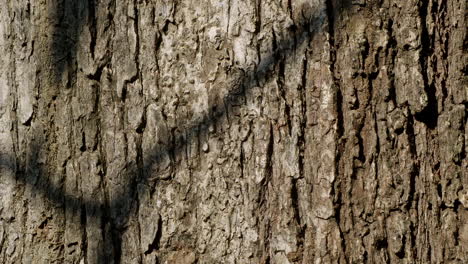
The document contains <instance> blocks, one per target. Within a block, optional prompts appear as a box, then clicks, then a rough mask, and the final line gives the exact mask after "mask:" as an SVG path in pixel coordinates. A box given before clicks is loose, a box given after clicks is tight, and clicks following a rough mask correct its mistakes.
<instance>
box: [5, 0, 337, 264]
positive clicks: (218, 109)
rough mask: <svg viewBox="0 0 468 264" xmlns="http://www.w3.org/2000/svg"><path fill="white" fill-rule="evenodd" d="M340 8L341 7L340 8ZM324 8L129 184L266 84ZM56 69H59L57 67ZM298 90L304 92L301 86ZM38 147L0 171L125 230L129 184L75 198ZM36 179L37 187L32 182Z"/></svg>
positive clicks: (134, 171) (147, 161) (153, 155)
mask: <svg viewBox="0 0 468 264" xmlns="http://www.w3.org/2000/svg"><path fill="white" fill-rule="evenodd" d="M341 6H342V7H345V6H344V5H341ZM328 9H330V6H328V8H327V10H324V9H322V10H317V11H315V12H314V14H311V13H312V12H309V13H306V12H303V14H302V16H303V21H301V22H299V23H298V24H296V25H295V28H294V27H293V28H291V29H289V30H290V33H291V34H292V36H293V37H291V38H289V39H282V40H280V41H277V45H276V50H275V51H274V52H273V53H271V54H269V55H268V56H267V57H266V58H262V60H261V63H260V65H259V66H258V67H257V69H256V70H255V71H253V72H251V73H250V74H245V75H244V76H243V77H242V78H241V79H240V80H239V82H237V83H240V85H239V87H236V88H240V89H231V90H229V92H228V93H227V95H226V96H225V97H224V100H223V102H222V103H221V102H220V103H217V104H214V105H212V106H211V107H210V112H209V113H208V114H206V115H205V116H203V117H202V118H201V120H199V121H197V122H194V123H192V124H190V123H189V124H187V128H186V129H185V130H184V131H185V132H186V133H185V135H186V138H185V140H184V142H181V143H180V144H178V145H177V146H172V147H166V148H157V147H153V148H152V149H150V150H149V151H148V153H149V155H148V156H146V157H145V158H144V160H143V167H139V168H138V166H137V165H135V166H132V167H131V168H127V175H129V177H130V178H132V181H133V182H136V181H138V183H139V184H143V185H144V186H145V188H148V187H149V185H148V184H147V183H148V178H149V176H150V175H149V173H146V172H149V171H150V169H151V167H152V166H153V165H154V164H157V163H159V162H161V161H162V160H163V159H164V157H165V156H166V155H167V154H168V153H172V155H173V156H177V155H180V154H182V153H184V151H185V150H186V149H185V147H186V144H187V142H190V141H191V140H192V139H194V138H195V137H196V136H198V134H197V132H198V131H199V128H200V127H202V126H205V127H206V126H207V125H209V124H216V123H218V122H219V121H220V120H221V119H222V117H223V116H225V115H227V111H229V106H231V105H232V104H233V103H234V102H235V101H236V98H237V97H239V96H245V97H247V96H249V95H250V93H251V92H250V91H251V88H252V87H254V86H255V85H256V84H258V83H260V82H265V81H267V80H268V77H269V76H268V75H269V74H270V73H271V72H272V71H273V69H274V67H275V65H276V64H277V63H278V62H279V61H281V60H283V59H284V58H285V57H287V56H290V55H291V54H293V53H294V52H295V50H296V48H297V47H299V46H300V45H301V44H302V43H304V42H305V41H307V40H309V41H311V40H312V38H313V37H314V35H315V34H316V33H318V32H319V30H320V29H314V26H317V25H319V26H321V25H322V24H321V21H320V20H324V19H326V16H327V15H326V14H327V12H328V13H329V14H330V12H333V10H328ZM342 9H343V8H341V9H339V11H341V10H342ZM296 23H297V22H296ZM75 48H76V47H75ZM59 67H62V66H60V65H59ZM60 69H61V68H60ZM302 89H305V87H303V88H302ZM225 106H228V107H225ZM40 148H41V145H40V144H37V143H33V144H32V145H31V146H30V149H31V151H30V153H31V155H29V158H28V159H27V160H26V162H25V164H18V162H16V164H12V163H13V162H11V161H14V160H16V159H15V158H14V157H11V156H9V155H8V154H5V153H0V169H6V170H9V171H11V172H13V173H15V174H16V180H17V181H19V182H21V183H23V184H33V185H34V184H36V186H35V187H36V188H35V189H34V191H39V192H41V193H43V194H44V196H45V197H46V198H47V199H48V200H49V201H51V202H53V203H56V204H59V205H63V206H64V207H65V208H64V210H66V211H68V210H71V211H77V210H83V209H86V214H87V216H90V217H92V218H94V217H103V214H102V213H101V212H103V211H107V212H110V214H111V216H113V217H114V220H115V218H120V221H117V223H114V224H115V226H116V227H117V229H120V230H122V229H123V228H124V227H125V224H126V223H125V222H126V220H127V219H128V217H129V213H130V210H131V208H132V206H133V205H131V203H132V202H134V201H135V198H136V197H135V195H136V190H135V185H132V188H131V189H129V190H122V191H121V192H120V195H119V198H118V199H114V200H112V201H109V202H108V203H109V204H108V205H106V204H102V203H99V202H96V201H95V200H93V199H91V198H89V197H85V198H84V197H75V196H73V195H72V194H69V193H66V192H65V191H64V190H63V186H60V185H57V184H55V183H53V182H51V180H50V179H49V177H48V176H49V175H48V174H47V172H45V170H44V164H40V163H39V162H38V160H37V153H39V150H40ZM144 154H145V153H144ZM34 175H35V176H34ZM36 177H37V178H38V180H39V181H38V183H39V184H37V183H35V182H36V179H35V178H36ZM37 185H39V186H37ZM119 239H120V238H117V240H119ZM117 250H118V249H117ZM101 253H102V252H101ZM102 254H104V253H102ZM99 259H100V261H99V263H105V256H100V257H99ZM101 261H102V262H101Z"/></svg>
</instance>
